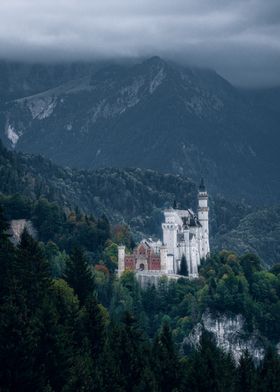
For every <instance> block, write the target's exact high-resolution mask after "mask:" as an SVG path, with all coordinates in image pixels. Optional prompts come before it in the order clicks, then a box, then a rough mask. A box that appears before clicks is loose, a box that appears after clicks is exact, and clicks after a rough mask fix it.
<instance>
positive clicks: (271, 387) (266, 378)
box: [258, 348, 280, 392]
mask: <svg viewBox="0 0 280 392" xmlns="http://www.w3.org/2000/svg"><path fill="white" fill-rule="evenodd" d="M279 388H280V359H279V356H278V355H277V353H276V352H275V350H273V349H272V348H269V349H268V350H267V352H266V354H265V357H264V359H263V362H262V364H261V366H260V368H259V376H258V392H267V391H269V392H278V391H279Z"/></svg>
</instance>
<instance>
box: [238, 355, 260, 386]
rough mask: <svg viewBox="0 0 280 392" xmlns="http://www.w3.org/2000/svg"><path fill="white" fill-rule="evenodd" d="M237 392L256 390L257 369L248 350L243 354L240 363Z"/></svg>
mask: <svg viewBox="0 0 280 392" xmlns="http://www.w3.org/2000/svg"><path fill="white" fill-rule="evenodd" d="M235 390H236V392H254V391H255V390H256V369H255V366H254V362H253V359H252V357H251V356H250V354H249V352H248V350H246V351H245V352H244V353H243V354H242V356H241V358H240V361H239V365H238V368H237V372H236V388H235Z"/></svg>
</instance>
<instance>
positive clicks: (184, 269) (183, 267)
mask: <svg viewBox="0 0 280 392" xmlns="http://www.w3.org/2000/svg"><path fill="white" fill-rule="evenodd" d="M188 274H189V272H188V264H187V259H186V256H185V255H183V256H182V258H181V263H180V275H183V276H188Z"/></svg>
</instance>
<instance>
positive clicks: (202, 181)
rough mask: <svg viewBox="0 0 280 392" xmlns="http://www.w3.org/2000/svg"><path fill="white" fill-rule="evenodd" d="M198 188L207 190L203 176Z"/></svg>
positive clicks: (202, 190)
mask: <svg viewBox="0 0 280 392" xmlns="http://www.w3.org/2000/svg"><path fill="white" fill-rule="evenodd" d="M198 190H199V192H206V186H205V184H204V179H203V178H201V180H200V184H199V187H198Z"/></svg>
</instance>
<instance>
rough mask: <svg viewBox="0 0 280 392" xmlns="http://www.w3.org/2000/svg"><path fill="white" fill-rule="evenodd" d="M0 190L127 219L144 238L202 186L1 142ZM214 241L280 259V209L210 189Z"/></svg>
mask: <svg viewBox="0 0 280 392" xmlns="http://www.w3.org/2000/svg"><path fill="white" fill-rule="evenodd" d="M0 191H1V192H2V193H3V194H6V195H11V194H15V193H19V194H20V195H22V196H26V197H28V198H30V199H32V200H37V199H39V198H41V197H45V198H47V199H48V200H49V201H56V202H57V203H58V204H59V205H60V206H61V207H62V208H63V209H64V210H65V211H68V212H69V211H70V210H72V211H73V210H75V208H76V207H79V209H80V210H81V211H83V212H85V213H87V214H94V215H97V216H102V214H105V215H106V216H107V217H108V218H109V220H110V221H111V222H112V223H113V224H120V223H125V224H128V225H129V226H130V227H131V230H132V231H133V233H134V234H135V235H136V237H135V239H136V240H137V239H139V238H140V237H141V236H142V235H148V236H150V235H155V236H160V235H161V222H162V220H163V216H162V210H163V209H164V208H165V207H168V206H172V205H173V202H174V199H176V200H177V202H178V203H180V205H181V206H183V207H186V208H189V207H191V208H193V209H194V210H195V209H196V203H197V200H196V198H197V188H196V185H195V184H194V183H192V182H191V181H190V180H189V179H187V178H185V177H183V176H179V175H172V174H160V173H158V172H155V171H152V170H141V169H99V170H73V169H69V168H61V167H59V166H56V165H54V164H53V163H51V162H50V161H49V160H46V159H44V158H42V157H40V156H32V155H26V154H22V153H16V152H11V151H8V150H6V149H5V148H4V147H3V146H0ZM210 220H211V221H210V240H211V246H212V248H213V249H214V250H221V249H222V248H227V249H234V250H235V251H237V252H241V253H242V252H244V251H252V252H255V253H257V254H258V255H259V256H260V257H261V258H262V260H263V261H264V262H265V263H266V264H272V263H276V262H279V245H278V244H279V221H280V212H279V208H277V207H275V208H274V207H271V208H267V209H264V210H259V209H255V208H253V207H249V206H247V205H245V204H243V203H240V204H238V203H233V202H228V201H227V200H225V199H221V198H218V197H213V196H212V195H211V193H210Z"/></svg>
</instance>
